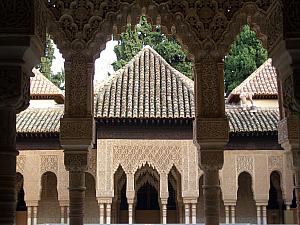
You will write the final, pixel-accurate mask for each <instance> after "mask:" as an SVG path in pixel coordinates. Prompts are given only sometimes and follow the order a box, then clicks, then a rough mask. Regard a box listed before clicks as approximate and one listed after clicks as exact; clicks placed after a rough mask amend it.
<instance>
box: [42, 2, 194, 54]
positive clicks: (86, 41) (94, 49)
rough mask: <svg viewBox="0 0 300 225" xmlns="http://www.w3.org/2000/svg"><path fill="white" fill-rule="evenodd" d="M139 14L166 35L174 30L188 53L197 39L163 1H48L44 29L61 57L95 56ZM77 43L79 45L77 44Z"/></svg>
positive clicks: (182, 19) (134, 21) (182, 20)
mask: <svg viewBox="0 0 300 225" xmlns="http://www.w3.org/2000/svg"><path fill="white" fill-rule="evenodd" d="M169 5H170V4H169ZM171 5H172V4H171ZM172 10H173V11H174V8H172ZM141 15H146V16H147V17H148V18H149V19H150V21H151V22H152V23H153V24H159V25H162V27H163V31H164V32H165V33H166V34H167V35H168V34H172V33H174V32H175V30H176V36H178V39H179V41H180V42H181V44H182V45H183V46H184V49H187V47H189V50H188V51H189V52H192V51H191V49H195V45H196V41H195V40H198V39H197V38H196V36H194V35H191V34H193V32H192V31H191V30H190V29H189V25H188V23H187V21H186V20H185V19H184V18H182V15H180V13H179V12H177V13H176V14H174V13H173V12H171V11H170V10H169V6H168V4H167V1H151V0H149V1H130V0H128V1H122V0H118V1H109V0H105V1H92V0H90V1H88V0H87V1H81V2H80V3H78V1H61V0H52V1H50V2H49V3H48V18H49V21H48V32H49V33H50V34H51V36H52V37H53V39H54V42H55V43H56V44H57V46H58V47H59V49H60V50H61V52H62V54H63V55H64V57H68V54H70V53H69V52H72V51H82V52H84V53H86V54H88V55H90V56H93V57H94V58H96V57H97V56H99V54H100V52H101V50H103V49H104V48H105V43H106V42H107V41H108V40H109V39H110V37H111V34H116V35H117V36H118V34H120V33H121V32H123V31H124V30H125V27H126V25H127V24H128V23H129V22H130V23H131V24H132V25H135V24H137V23H138V19H137V18H139V17H140V16H141ZM174 27H175V28H176V29H174ZM191 40H193V43H191ZM78 43H80V44H81V45H82V46H83V47H78V46H80V45H79V44H78ZM198 47H199V46H198ZM196 49H199V48H196Z"/></svg>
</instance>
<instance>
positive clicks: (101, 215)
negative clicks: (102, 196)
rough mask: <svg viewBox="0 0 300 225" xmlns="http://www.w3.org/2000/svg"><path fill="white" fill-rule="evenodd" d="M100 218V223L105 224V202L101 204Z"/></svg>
mask: <svg viewBox="0 0 300 225" xmlns="http://www.w3.org/2000/svg"><path fill="white" fill-rule="evenodd" d="M99 214H100V215H99V219H100V224H104V204H102V203H101V204H99Z"/></svg>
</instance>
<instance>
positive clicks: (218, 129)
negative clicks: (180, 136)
mask: <svg viewBox="0 0 300 225" xmlns="http://www.w3.org/2000/svg"><path fill="white" fill-rule="evenodd" d="M228 138H229V124H228V120H227V119H226V118H214V119H211V118H199V119H197V118H196V119H195V121H194V140H195V141H196V142H197V144H199V145H200V147H201V146H202V148H203V149H210V148H212V149H215V150H217V149H223V147H224V145H225V144H226V143H227V141H228Z"/></svg>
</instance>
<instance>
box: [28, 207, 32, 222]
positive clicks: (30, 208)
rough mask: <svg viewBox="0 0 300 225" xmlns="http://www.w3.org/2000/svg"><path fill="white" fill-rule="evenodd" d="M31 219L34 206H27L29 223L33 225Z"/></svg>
mask: <svg viewBox="0 0 300 225" xmlns="http://www.w3.org/2000/svg"><path fill="white" fill-rule="evenodd" d="M31 221H32V207H31V206H27V225H32V224H31Z"/></svg>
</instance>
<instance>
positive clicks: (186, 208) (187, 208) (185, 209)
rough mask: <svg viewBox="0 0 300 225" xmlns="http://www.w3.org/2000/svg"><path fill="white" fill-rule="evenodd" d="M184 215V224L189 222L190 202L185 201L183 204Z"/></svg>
mask: <svg viewBox="0 0 300 225" xmlns="http://www.w3.org/2000/svg"><path fill="white" fill-rule="evenodd" d="M184 217H185V221H184V222H185V224H189V223H190V204H188V203H185V204H184Z"/></svg>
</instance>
